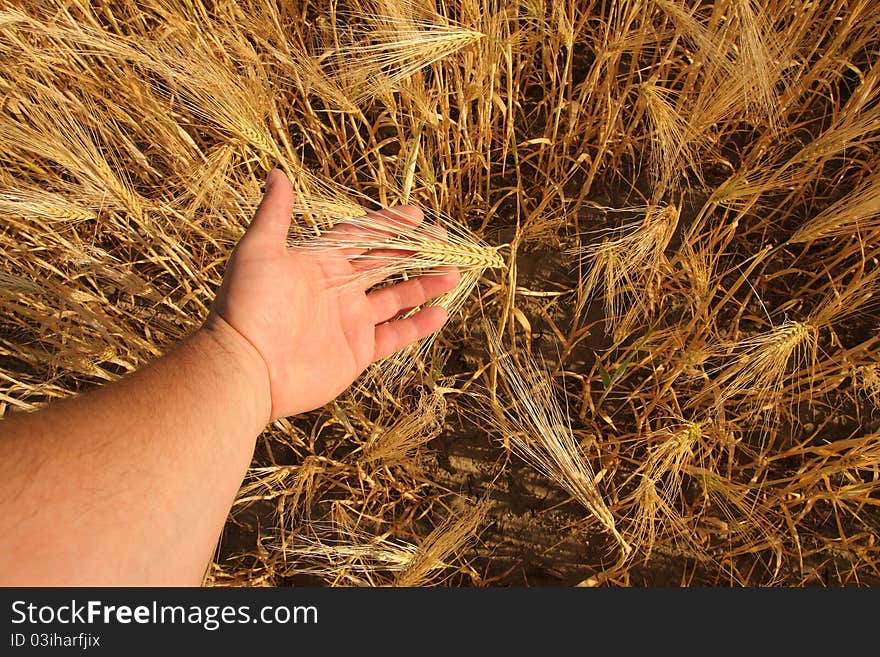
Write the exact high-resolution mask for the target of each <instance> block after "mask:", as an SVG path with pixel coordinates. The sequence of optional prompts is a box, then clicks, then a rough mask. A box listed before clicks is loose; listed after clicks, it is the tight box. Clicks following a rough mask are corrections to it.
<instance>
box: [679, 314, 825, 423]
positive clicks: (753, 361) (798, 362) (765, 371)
mask: <svg viewBox="0 0 880 657" xmlns="http://www.w3.org/2000/svg"><path fill="white" fill-rule="evenodd" d="M817 347H818V344H817V329H816V327H815V326H813V325H812V324H808V323H806V322H796V321H786V322H784V323H783V324H781V325H779V326H777V327H775V328H773V329H771V330H769V331H765V332H764V333H759V334H757V335H753V336H751V337H748V338H745V339H743V340H740V341H738V342H733V343H725V344H722V345H718V346H717V347H716V348H715V349H714V350H713V349H709V350H708V351H709V352H713V351H714V354H716V355H719V356H722V357H723V358H727V359H729V361H728V363H727V364H726V365H723V366H721V367H719V368H717V369H714V370H711V371H710V372H709V374H710V383H709V386H708V387H709V391H708V392H711V393H712V394H714V396H715V406H716V407H720V406H722V405H724V404H725V403H727V402H728V401H730V400H732V399H734V398H739V399H741V400H751V401H753V408H754V409H755V410H757V411H762V412H764V411H771V412H775V410H776V409H777V407H778V405H777V403H776V401H775V397H776V396H777V395H778V394H779V393H780V391H781V390H782V389H783V388H784V386H785V382H786V380H787V379H788V378H789V377H790V376H791V375H792V374H793V373H794V372H796V371H798V370H799V369H800V368H801V367H805V366H809V365H810V364H811V363H812V362H814V361H815V357H816V349H817ZM708 392H707V394H708ZM704 396H705V395H699V396H698V397H697V398H695V401H696V400H702V399H703V398H704ZM741 403H742V402H741Z"/></svg>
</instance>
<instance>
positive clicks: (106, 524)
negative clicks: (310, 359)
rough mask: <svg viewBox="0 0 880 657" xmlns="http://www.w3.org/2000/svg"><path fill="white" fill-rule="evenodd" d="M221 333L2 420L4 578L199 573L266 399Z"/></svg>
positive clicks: (253, 362) (0, 548) (217, 329)
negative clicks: (65, 398) (66, 397)
mask: <svg viewBox="0 0 880 657" xmlns="http://www.w3.org/2000/svg"><path fill="white" fill-rule="evenodd" d="M227 329H228V327H224V326H223V325H218V326H214V327H213V328H212V329H211V330H205V329H203V330H201V331H199V332H197V333H196V334H194V335H193V336H191V337H190V338H188V339H187V340H185V341H184V342H183V343H181V344H180V345H178V346H177V347H176V348H175V349H174V350H172V351H171V352H170V353H169V354H168V355H166V356H164V357H163V358H162V359H160V360H158V361H157V362H155V363H153V364H152V365H150V366H148V367H147V368H145V369H143V370H142V371H140V372H137V373H136V374H134V375H132V376H130V377H126V378H125V379H123V380H122V381H119V382H118V383H116V384H113V385H110V386H106V387H105V388H102V389H99V390H96V391H94V392H91V393H88V394H86V395H83V396H82V397H80V398H78V399H76V400H70V401H66V402H61V403H59V404H56V405H54V406H53V407H50V408H48V409H45V410H43V411H39V412H37V413H34V414H29V415H22V416H16V417H12V418H10V419H8V420H5V421H3V422H2V423H0V580H2V583H4V584H14V583H21V584H39V583H51V584H104V583H107V584H125V583H131V584H198V583H199V582H200V580H201V577H202V575H203V572H204V568H205V566H206V565H207V563H208V561H209V560H210V556H211V550H212V549H213V547H214V545H215V543H216V539H217V537H218V535H219V533H220V531H221V529H222V526H223V523H224V521H225V518H226V515H227V513H228V511H229V507H230V505H231V503H232V500H233V497H234V495H235V492H236V490H237V488H238V486H239V485H240V483H241V480H242V477H243V476H244V474H245V471H246V469H247V466H248V463H249V462H250V459H251V456H252V452H253V447H254V440H255V438H256V436H257V435H258V434H259V432H260V430H261V429H262V427H263V425H264V423H265V421H266V420H267V419H268V414H269V408H270V407H269V401H268V399H269V391H268V381H267V380H266V379H267V377H266V374H265V372H264V371H261V368H263V367H264V366H263V365H262V364H261V362H260V361H259V359H258V356H257V358H256V359H254V358H253V357H251V356H252V355H250V354H247V353H246V349H247V346H244V350H243V349H242V345H241V344H233V343H234V342H235V341H236V340H237V339H240V338H237V337H235V336H233V335H231V334H229V333H227ZM4 562H5V563H4Z"/></svg>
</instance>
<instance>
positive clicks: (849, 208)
mask: <svg viewBox="0 0 880 657" xmlns="http://www.w3.org/2000/svg"><path fill="white" fill-rule="evenodd" d="M878 228H880V173H875V174H874V175H872V176H870V177H869V178H868V179H867V180H866V181H865V182H864V183H863V184H862V185H860V186H859V187H858V188H857V189H856V190H855V191H853V192H852V193H850V194H847V195H846V196H844V197H843V198H841V199H840V200H839V201H836V202H835V203H833V204H831V205H830V206H828V207H827V208H826V209H825V210H823V211H822V212H820V213H819V214H818V215H816V216H815V217H813V218H812V219H810V220H809V221H807V223H805V224H804V225H803V226H801V227H800V228H798V229H797V230H796V231H795V233H794V234H793V235H792V236H791V238H790V239H789V241H790V242H792V243H795V244H798V243H802V242H811V241H813V240H817V239H822V238H826V237H849V236H851V235H858V234H864V233H868V232H870V231H872V230H876V229H878Z"/></svg>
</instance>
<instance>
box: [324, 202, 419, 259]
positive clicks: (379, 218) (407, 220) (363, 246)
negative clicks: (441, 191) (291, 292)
mask: <svg viewBox="0 0 880 657" xmlns="http://www.w3.org/2000/svg"><path fill="white" fill-rule="evenodd" d="M424 219H425V214H424V212H422V211H421V210H420V209H419V208H418V207H416V206H415V205H399V206H395V207H391V208H383V209H382V210H379V211H378V212H371V213H370V214H367V215H365V216H363V217H356V218H354V219H347V220H346V221H344V222H342V223H340V224H337V225H336V226H334V227H333V228H332V229H331V230H329V231H328V232H327V233H325V234H324V235H323V236H322V241H323V240H327V241H329V242H331V243H336V244H338V245H339V246H340V247H341V249H342V253H343V254H344V255H345V256H346V257H351V256H358V255H361V254H362V253H365V252H367V251H371V250H374V249H381V248H382V247H383V244H384V243H385V242H387V241H389V240H393V239H394V238H395V237H398V236H399V235H400V234H401V233H408V232H411V231H412V230H413V229H414V228H417V227H418V226H419V225H420V224H421V223H422V222H423V221H424Z"/></svg>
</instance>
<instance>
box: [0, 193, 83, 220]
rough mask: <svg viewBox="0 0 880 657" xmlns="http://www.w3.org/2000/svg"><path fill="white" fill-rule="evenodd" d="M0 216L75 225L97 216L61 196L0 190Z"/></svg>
mask: <svg viewBox="0 0 880 657" xmlns="http://www.w3.org/2000/svg"><path fill="white" fill-rule="evenodd" d="M0 214H7V215H12V216H18V217H39V218H41V219H50V220H58V221H66V222H72V223H77V222H80V221H90V220H93V219H96V218H97V216H98V215H97V214H96V213H95V212H94V211H93V210H91V209H89V208H84V207H82V206H81V205H79V204H77V203H73V202H71V201H68V200H67V199H66V198H64V197H63V196H62V195H61V194H56V193H54V192H49V191H41V190H37V189H28V188H17V189H8V190H0Z"/></svg>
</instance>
